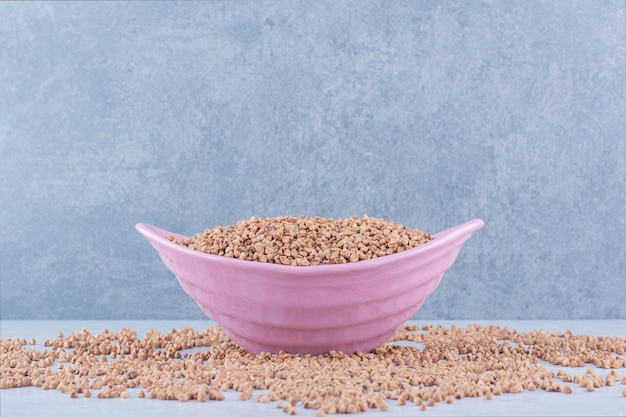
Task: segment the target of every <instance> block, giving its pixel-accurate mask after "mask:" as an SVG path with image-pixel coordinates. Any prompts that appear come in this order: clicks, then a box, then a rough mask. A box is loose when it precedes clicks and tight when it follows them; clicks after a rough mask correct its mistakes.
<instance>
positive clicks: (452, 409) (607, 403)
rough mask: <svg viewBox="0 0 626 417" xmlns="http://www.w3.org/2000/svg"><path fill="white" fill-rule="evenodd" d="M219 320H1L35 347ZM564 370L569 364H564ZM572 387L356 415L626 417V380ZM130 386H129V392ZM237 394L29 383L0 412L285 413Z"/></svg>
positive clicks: (520, 326) (603, 329)
mask: <svg viewBox="0 0 626 417" xmlns="http://www.w3.org/2000/svg"><path fill="white" fill-rule="evenodd" d="M409 323H417V324H420V325H421V324H423V323H428V324H433V325H438V324H441V325H443V326H445V327H450V325H452V324H454V325H455V326H457V327H465V326H467V325H468V324H471V323H477V324H481V325H487V324H493V325H499V326H507V327H508V328H509V329H516V330H517V331H518V332H522V331H529V330H533V329H535V330H540V329H543V330H546V331H565V330H570V331H571V332H572V333H574V334H589V335H595V336H620V337H626V320H602V321H601V320H576V321H573V320H572V321H569V320H490V321H486V320H433V321H429V320H416V321H411V322H409ZM211 325H215V323H214V322H212V321H209V320H205V321H198V320H196V321H166V320H159V321H143V320H141V321H138V320H125V321H117V320H2V321H0V337H2V338H16V337H24V338H26V340H29V339H30V338H35V339H36V340H37V345H35V348H40V349H44V347H43V342H44V341H45V339H51V338H56V337H57V335H58V333H59V331H61V332H63V333H64V334H69V333H71V332H72V331H80V330H81V329H82V328H85V329H87V330H89V331H91V332H93V333H97V332H100V331H101V330H102V329H103V328H107V329H109V330H110V331H119V330H121V329H122V328H124V327H129V328H131V329H134V330H136V331H137V334H138V336H143V334H144V333H145V332H146V331H147V330H149V329H157V330H159V331H161V332H167V331H169V330H171V329H172V328H183V327H192V328H194V329H195V330H204V329H206V328H207V327H208V326H211ZM542 364H543V365H544V366H545V367H546V368H548V369H551V370H553V371H555V372H556V370H558V369H562V367H557V366H552V365H550V364H547V363H542ZM588 367H593V365H587V366H586V367H585V368H571V369H569V371H568V373H583V372H584V371H585V370H586V369H587V368H588ZM566 370H567V369H566ZM595 372H596V374H597V375H602V376H606V374H607V373H608V370H605V369H595ZM617 372H618V374H619V375H620V376H626V369H618V370H617ZM571 387H572V390H573V392H572V393H571V394H569V395H566V394H562V393H554V392H545V391H543V390H536V391H532V392H529V391H525V392H522V393H519V394H503V395H499V396H495V397H494V398H493V399H491V400H487V399H485V398H484V397H481V398H464V399H462V400H457V401H454V402H453V403H452V404H445V403H441V404H437V405H435V406H434V407H429V408H428V409H427V410H426V411H423V412H422V411H420V409H419V408H418V407H415V406H414V405H412V404H407V405H406V406H397V405H394V401H389V405H390V407H389V410H388V411H386V412H381V411H378V410H370V411H368V412H366V413H361V414H358V415H361V416H365V417H366V416H369V415H381V416H414V415H420V416H421V415H424V416H426V415H428V416H548V415H554V416H557V415H562V416H626V397H624V396H623V395H622V391H623V390H624V388H626V385H622V384H620V383H618V384H617V385H615V386H607V387H603V388H599V389H596V390H595V391H594V392H587V391H585V390H584V389H583V388H580V387H578V385H576V384H573V383H572V384H571ZM129 392H130V391H129ZM237 396H238V393H234V392H228V393H226V399H225V400H224V401H208V402H203V403H201V402H197V401H188V402H184V403H181V402H178V401H159V400H148V399H139V398H136V397H135V396H133V395H132V393H131V397H130V398H127V399H123V398H112V399H98V398H96V397H95V396H94V397H91V398H77V399H74V398H70V397H69V395H67V394H62V393H59V392H57V391H56V390H49V391H45V390H42V389H41V388H36V387H26V388H13V389H5V390H0V416H2V417H19V416H68V417H72V416H89V417H97V416H113V415H114V416H155V417H158V416H172V417H174V416H184V417H193V416H216V417H220V416H239V415H242V416H285V415H286V414H285V413H284V412H283V411H282V410H281V409H278V408H276V407H275V406H274V403H272V402H270V403H266V404H260V403H258V402H257V401H255V398H256V394H255V395H254V396H253V399H251V400H248V401H239V400H238V399H237ZM296 409H297V411H298V415H302V416H310V417H313V416H314V415H315V410H307V409H304V408H302V407H301V406H297V407H296Z"/></svg>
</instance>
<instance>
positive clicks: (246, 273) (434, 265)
mask: <svg viewBox="0 0 626 417" xmlns="http://www.w3.org/2000/svg"><path fill="white" fill-rule="evenodd" d="M483 225H484V222H483V221H482V220H480V219H474V220H470V221H468V222H466V223H463V224H460V225H458V226H454V227H451V228H449V229H446V230H444V231H442V232H439V233H436V234H434V235H433V237H434V238H435V239H434V240H432V241H430V242H428V243H426V244H423V245H421V246H418V247H416V248H413V249H410V250H407V251H404V252H400V253H396V254H393V255H387V256H383V257H380V258H376V259H370V260H365V261H358V262H353V263H347V264H340V265H316V266H289V265H278V264H272V263H262V262H254V261H242V260H239V259H234V258H226V257H223V256H218V255H210V254H207V253H203V252H199V251H195V250H192V249H188V248H185V247H183V246H180V245H177V244H175V243H173V242H170V241H169V240H167V239H166V238H165V236H168V235H170V234H172V235H174V236H176V237H177V238H182V237H184V236H182V235H178V234H176V233H172V232H168V231H167V230H163V229H160V228H158V227H155V226H151V225H148V224H145V223H139V224H137V225H136V226H135V227H136V229H137V231H139V233H141V234H142V235H143V236H144V237H145V238H146V239H147V240H148V241H149V242H150V244H151V245H152V246H153V247H154V248H155V249H156V251H157V252H158V254H159V256H160V257H161V260H162V261H163V263H164V264H165V266H167V267H168V268H169V269H170V270H171V271H172V272H173V273H174V275H175V276H176V277H177V278H178V282H179V283H180V285H181V286H182V287H183V289H184V290H185V291H186V292H187V293H188V294H189V295H190V296H191V297H192V298H193V299H194V300H196V302H197V303H198V305H199V306H200V308H201V309H202V311H203V312H204V313H205V314H206V315H207V316H209V317H210V318H211V319H213V320H214V321H215V322H216V323H218V324H219V325H220V326H221V327H222V329H223V330H224V332H226V334H227V335H228V336H230V337H231V338H232V339H233V341H235V342H236V343H237V344H239V346H241V347H242V348H244V349H246V350H247V351H249V352H252V353H260V352H272V353H276V352H278V351H280V350H283V351H286V352H290V353H311V354H314V355H318V354H322V353H325V352H328V351H329V350H336V351H342V352H346V353H353V352H356V351H361V352H369V351H371V350H372V349H374V348H375V347H376V346H378V345H380V344H381V343H383V342H385V341H386V340H387V339H389V338H390V337H391V336H392V335H393V334H394V332H395V331H396V330H397V328H398V327H399V326H400V325H401V324H402V323H404V322H405V321H406V320H408V319H409V318H410V317H411V316H413V315H414V314H415V313H416V312H417V311H418V310H419V309H420V307H421V306H422V304H423V302H424V300H425V299H426V297H427V296H429V295H430V294H431V293H432V292H433V291H434V290H435V288H437V286H438V285H439V282H440V280H441V277H442V276H443V273H444V272H445V271H446V270H447V269H448V268H449V267H450V265H452V263H453V262H454V261H455V259H456V257H457V255H458V253H459V250H460V248H461V246H462V245H463V243H464V242H465V241H466V240H467V239H469V238H470V237H471V236H472V234H473V233H474V232H476V231H477V230H478V229H480V228H481V227H483Z"/></svg>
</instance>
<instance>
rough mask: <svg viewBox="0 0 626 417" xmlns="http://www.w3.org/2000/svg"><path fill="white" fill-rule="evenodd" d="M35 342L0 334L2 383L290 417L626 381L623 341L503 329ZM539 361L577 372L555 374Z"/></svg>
mask: <svg viewBox="0 0 626 417" xmlns="http://www.w3.org/2000/svg"><path fill="white" fill-rule="evenodd" d="M26 340H27V339H25V338H18V339H0V388H2V389H6V388H17V387H24V386H35V387H40V388H42V389H45V390H51V389H55V390H57V391H59V392H61V393H64V394H67V395H69V396H70V397H71V398H80V397H96V398H121V399H124V398H129V397H136V398H146V399H158V400H177V401H182V402H185V401H192V400H195V401H200V402H204V401H216V400H217V401H219V400H224V399H225V396H224V392H226V391H231V390H232V391H236V392H237V393H238V398H239V400H242V401H246V400H252V401H258V402H260V403H270V404H267V406H272V407H279V408H281V409H282V410H283V411H284V412H285V413H287V414H297V413H298V409H301V408H310V409H315V410H317V411H316V414H315V415H316V416H317V417H322V416H325V415H328V414H337V413H340V414H351V413H359V412H364V411H367V410H369V409H379V410H387V409H388V408H389V406H390V405H399V406H410V405H414V406H417V407H419V408H420V409H422V410H424V409H426V408H428V407H432V406H435V405H436V404H438V403H439V404H450V403H453V402H454V401H458V400H462V399H463V398H465V397H484V398H485V399H487V400H488V399H492V398H493V397H494V396H496V395H503V394H515V393H519V392H523V391H535V390H544V391H549V392H555V395H561V394H567V395H577V393H578V394H582V393H583V392H584V391H590V392H592V391H596V390H599V389H603V388H604V387H606V386H610V385H615V384H617V383H619V382H621V383H625V382H626V375H624V374H623V371H622V370H623V369H624V368H626V361H625V360H624V358H623V357H622V355H623V354H624V351H625V349H626V340H625V339H624V338H621V337H617V336H614V337H595V336H588V335H574V334H572V333H570V332H564V333H555V332H546V331H543V330H534V331H531V332H526V333H518V332H516V331H515V330H509V329H507V328H506V327H505V328H502V327H498V326H479V325H470V326H468V327H467V328H456V327H454V326H451V327H450V328H446V327H442V326H432V325H423V326H421V327H420V326H416V325H405V326H402V327H401V328H400V329H399V330H398V332H397V333H396V334H395V335H394V337H393V338H392V339H391V340H390V341H388V342H387V343H384V344H383V345H381V346H379V347H378V348H376V349H375V350H374V351H373V352H370V353H362V352H356V353H354V354H344V353H342V352H336V351H330V352H328V353H327V354H324V355H320V356H313V355H309V354H307V355H295V354H288V353H284V352H280V353H278V354H269V353H260V354H258V355H253V354H251V353H248V352H246V351H245V350H243V349H241V348H240V347H239V346H237V345H236V344H235V343H233V342H232V341H231V340H230V339H229V338H228V337H227V336H226V335H225V334H224V332H223V331H222V330H221V329H220V328H219V327H209V328H207V329H206V330H203V331H196V330H193V329H190V328H184V329H178V330H177V329H172V330H171V331H170V332H168V333H160V332H158V331H156V330H151V331H148V332H147V333H146V334H145V335H144V337H143V339H141V338H139V337H137V333H136V332H135V331H133V330H131V329H122V330H121V331H120V332H117V333H116V332H110V331H108V330H107V329H103V330H102V332H100V333H97V334H92V333H90V332H89V331H87V330H85V329H83V330H81V331H80V332H73V333H71V334H69V335H67V336H64V335H63V334H61V333H60V334H59V336H58V337H57V338H55V339H50V340H46V341H45V343H44V347H45V349H43V350H37V349H35V348H34V347H33V345H34V344H36V342H35V341H34V340H31V342H32V343H31V344H28V343H27V342H26ZM399 341H405V342H413V343H416V344H418V345H417V346H420V348H416V347H415V346H416V345H399V344H397V343H395V342H399ZM540 360H541V361H545V362H548V363H552V364H555V365H558V366H562V367H564V368H568V367H577V368H578V372H576V373H574V374H573V375H572V374H571V373H568V372H566V371H565V370H564V369H559V370H558V372H557V373H556V374H555V373H554V372H552V371H550V370H548V369H547V368H545V367H544V366H542V365H541V363H540ZM587 364H593V365H594V366H595V367H596V368H604V369H610V372H609V373H608V374H607V375H606V377H605V378H603V377H602V376H600V375H597V374H596V371H594V368H593V367H591V366H589V367H587V369H584V368H583V369H581V367H584V366H586V365H587ZM596 370H597V369H596ZM618 371H619V372H618ZM620 373H621V375H620ZM558 393H561V394H558ZM623 394H624V395H625V396H626V391H625V392H623ZM590 395H593V394H590ZM120 401H122V400H120Z"/></svg>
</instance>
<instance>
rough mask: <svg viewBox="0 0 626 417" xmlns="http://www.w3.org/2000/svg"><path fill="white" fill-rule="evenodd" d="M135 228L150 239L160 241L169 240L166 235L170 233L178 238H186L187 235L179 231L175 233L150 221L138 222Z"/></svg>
mask: <svg viewBox="0 0 626 417" xmlns="http://www.w3.org/2000/svg"><path fill="white" fill-rule="evenodd" d="M135 229H136V230H137V231H138V232H139V233H141V234H142V235H143V237H145V238H146V239H148V240H149V241H158V240H166V241H167V239H166V238H165V237H166V236H169V235H172V236H174V237H175V238H176V239H184V238H185V237H186V236H183V235H179V234H178V233H173V232H170V231H167V230H165V229H161V228H160V227H156V226H153V225H151V224H148V223H137V224H136V225H135Z"/></svg>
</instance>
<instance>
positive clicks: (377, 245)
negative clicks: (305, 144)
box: [167, 216, 433, 266]
mask: <svg viewBox="0 0 626 417" xmlns="http://www.w3.org/2000/svg"><path fill="white" fill-rule="evenodd" d="M167 239H169V240H170V241H172V242H174V243H176V244H178V245H181V246H185V247H188V248H190V249H194V250H197V251H200V252H206V253H210V254H212V255H220V256H225V257H229V258H237V259H242V260H248V261H257V262H266V263H276V264H282V265H297V266H310V265H320V264H341V263H348V262H358V261H361V260H366V259H373V258H378V257H381V256H385V255H391V254H394V253H398V252H402V251H404V250H407V249H412V248H414V247H416V246H419V245H421V244H424V243H426V242H428V241H430V240H432V239H433V237H432V236H431V235H429V234H428V233H424V232H422V231H420V230H416V229H410V228H408V227H405V226H403V225H402V224H400V223H397V222H393V221H388V220H385V219H381V218H370V217H368V216H363V218H358V217H357V216H352V217H349V218H345V219H330V218H324V217H319V216H317V217H309V216H298V217H292V216H279V217H260V218H256V217H254V216H253V217H251V218H250V219H249V220H241V221H238V222H236V223H235V224H234V225H230V226H218V227H216V228H214V229H208V230H205V231H204V232H200V233H196V234H195V235H193V236H191V237H187V238H184V239H176V238H175V237H174V236H172V235H170V236H167Z"/></svg>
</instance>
